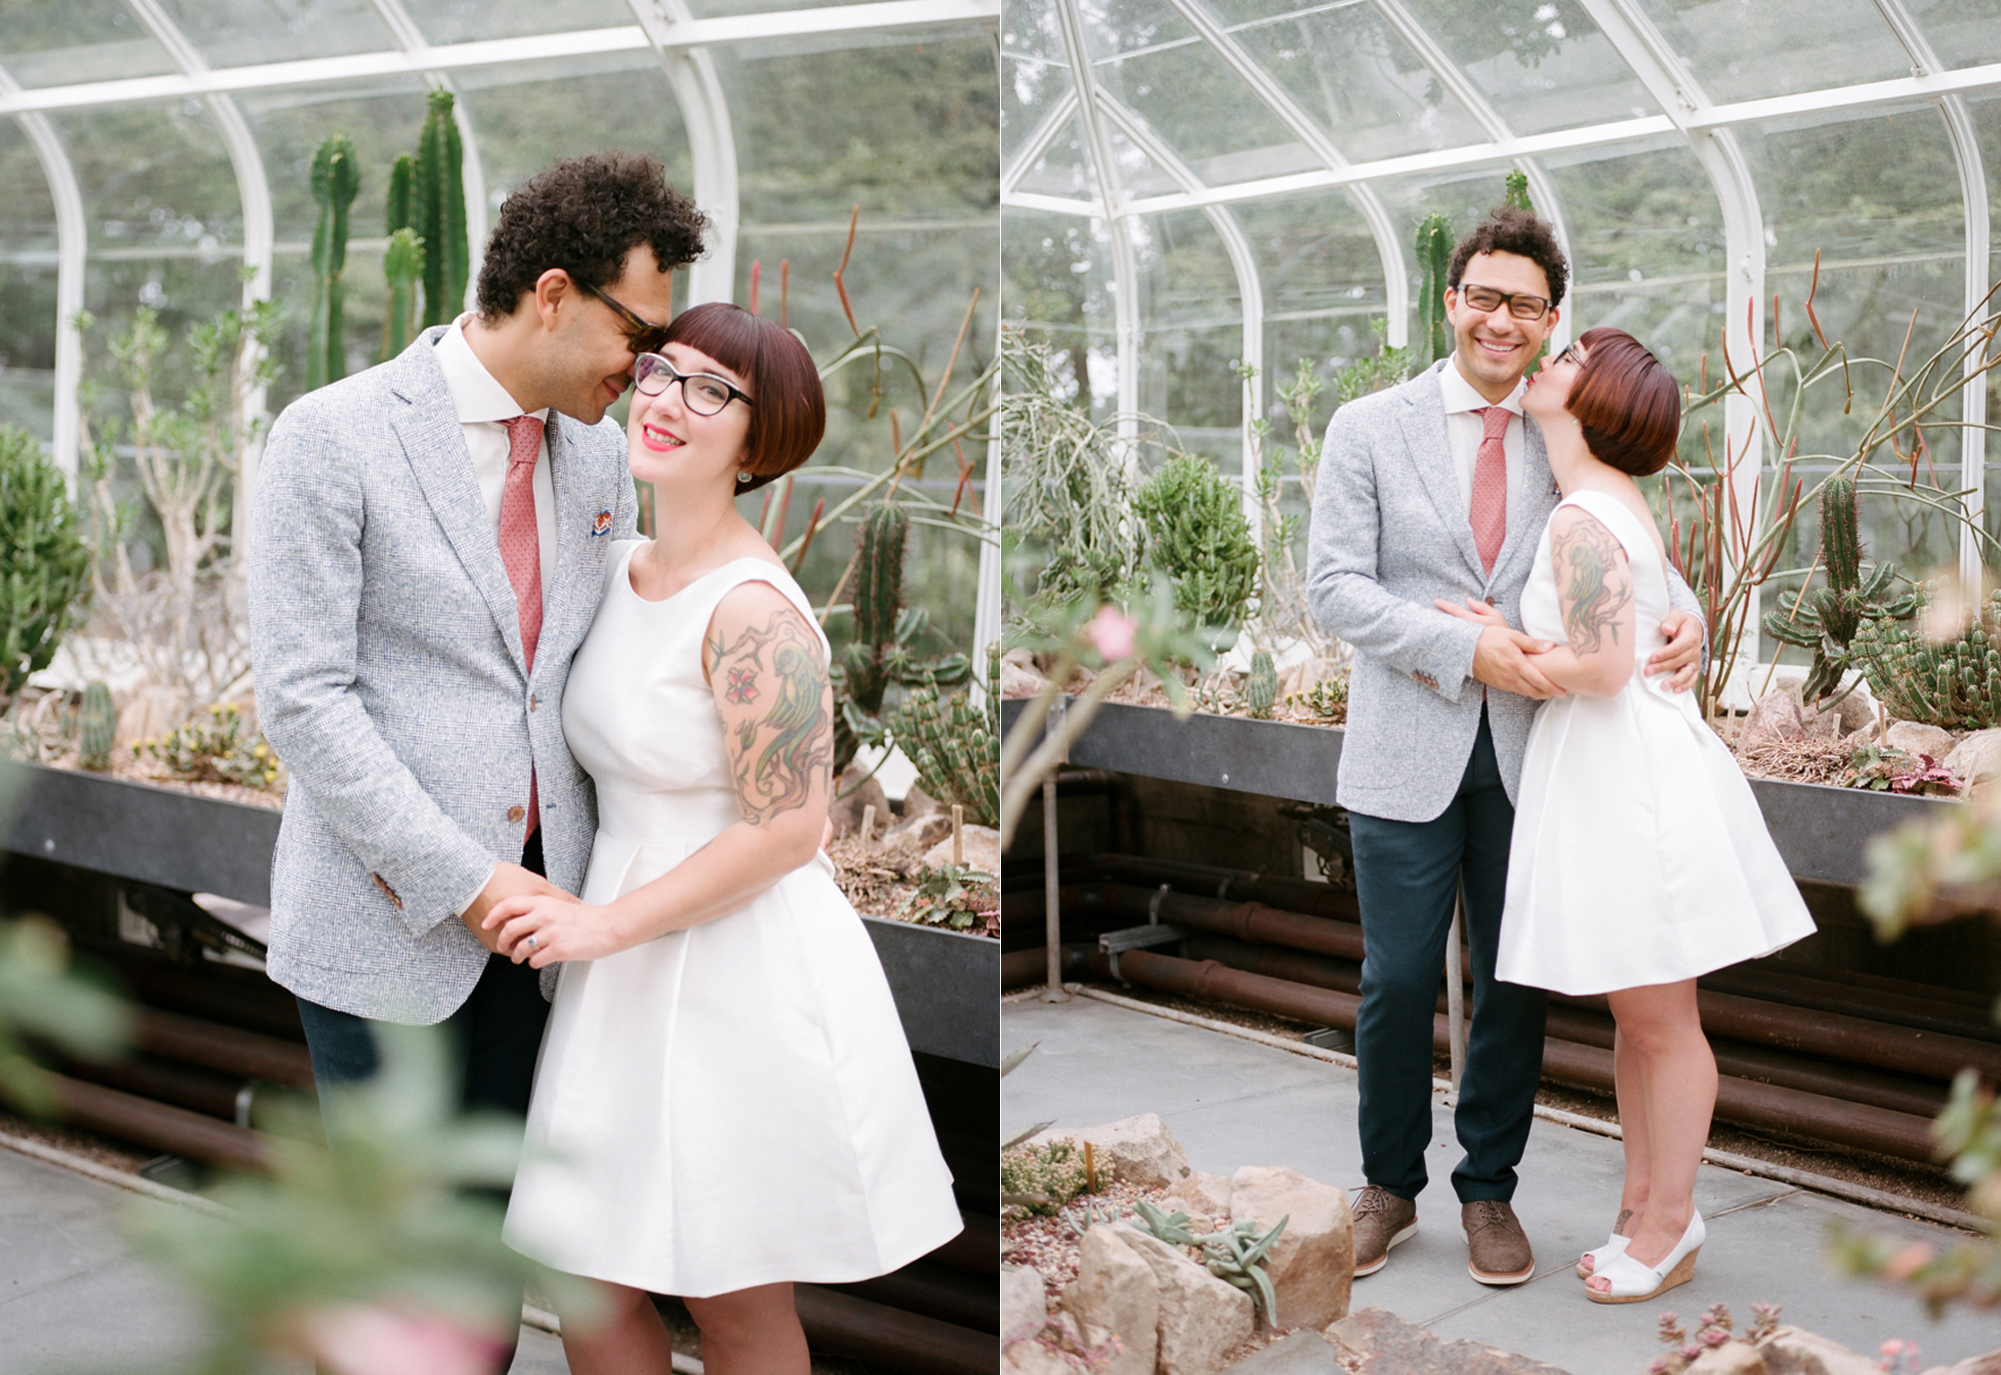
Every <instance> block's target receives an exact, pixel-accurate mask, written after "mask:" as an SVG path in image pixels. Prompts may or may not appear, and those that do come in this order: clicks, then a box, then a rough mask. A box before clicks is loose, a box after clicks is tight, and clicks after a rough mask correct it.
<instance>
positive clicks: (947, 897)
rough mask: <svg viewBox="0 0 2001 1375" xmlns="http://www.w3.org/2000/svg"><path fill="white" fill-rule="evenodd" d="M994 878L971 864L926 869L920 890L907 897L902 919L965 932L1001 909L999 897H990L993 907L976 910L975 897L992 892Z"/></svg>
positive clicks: (918, 884)
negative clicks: (984, 891)
mask: <svg viewBox="0 0 2001 1375" xmlns="http://www.w3.org/2000/svg"><path fill="white" fill-rule="evenodd" d="M993 883H994V876H993V875H992V874H989V873H987V872H985V871H984V870H981V869H977V868H975V867H974V866H972V865H970V864H942V865H939V866H938V867H936V868H928V869H925V870H924V871H923V872H922V873H920V874H919V875H918V876H917V886H916V887H915V888H913V889H912V890H911V891H910V892H909V893H907V894H905V895H904V898H903V903H902V906H901V907H900V908H899V909H898V915H900V916H902V917H903V918H904V919H905V920H907V921H914V922H916V923H917V924H918V925H920V926H945V927H950V928H951V929H953V930H955V931H963V930H965V929H966V928H967V927H969V926H973V925H975V924H976V923H978V922H980V921H981V920H983V919H984V918H985V917H986V916H987V915H988V914H989V913H991V912H993V911H995V910H997V909H998V894H992V895H990V896H989V905H988V906H987V907H986V908H985V909H982V908H979V907H975V906H974V905H973V904H972V902H971V900H970V899H971V897H972V895H974V893H975V890H977V889H980V888H989V889H991V888H992V886H993Z"/></svg>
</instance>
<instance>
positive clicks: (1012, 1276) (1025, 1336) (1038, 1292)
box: [1000, 1265, 1049, 1347]
mask: <svg viewBox="0 0 2001 1375" xmlns="http://www.w3.org/2000/svg"><path fill="white" fill-rule="evenodd" d="M1000 1307H1001V1321H1000V1337H1001V1345H1002V1346H1003V1347H1007V1346H1012V1345H1013V1344H1014V1343H1016V1342H1020V1341H1032V1340H1033V1339H1034V1338H1035V1337H1037V1336H1039V1335H1040V1334H1041V1332H1042V1329H1043V1328H1044V1327H1045V1326H1047V1325H1048V1323H1049V1295H1048V1293H1047V1291H1046V1290H1045V1289H1044V1288H1043V1284H1042V1272H1041V1271H1040V1270H1037V1269H1035V1268H1034V1267H1033V1266H1029V1265H1003V1266H1001V1282H1000Z"/></svg>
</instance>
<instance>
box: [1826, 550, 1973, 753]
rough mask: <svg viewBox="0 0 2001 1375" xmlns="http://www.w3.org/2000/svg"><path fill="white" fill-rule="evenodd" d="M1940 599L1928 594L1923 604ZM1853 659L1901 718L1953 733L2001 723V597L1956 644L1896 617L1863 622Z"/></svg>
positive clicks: (1930, 590) (1933, 591)
mask: <svg viewBox="0 0 2001 1375" xmlns="http://www.w3.org/2000/svg"><path fill="white" fill-rule="evenodd" d="M1937 594H1938V588H1937V586H1936V585H1935V584H1931V583H1927V584H1925V585H1924V586H1923V587H1922V588H1921V589H1920V601H1921V604H1922V603H1923V602H1929V601H1930V600H1931V598H1932V597H1934V596H1936V595H1937ZM1852 644H1853V651H1852V657H1853V660H1854V662H1855V663H1856V664H1857V665H1858V666H1859V667H1860V668H1861V670H1862V672H1863V675H1864V676H1865V677H1867V678H1868V680H1869V689H1870V691H1872V692H1874V693H1875V694H1876V700H1877V701H1879V702H1881V703H1882V704H1883V706H1884V707H1885V708H1886V709H1887V710H1889V711H1890V712H1891V713H1892V714H1893V715H1895V716H1898V717H1900V718H1902V719H1903V720H1906V721H1921V722H1923V723H1925V724H1926V725H1932V726H1941V727H1943V728H1944V729H1946V730H1984V729H1986V728H1988V727H1989V726H1993V725H1995V724H1997V723H2001V649H1997V644H2001V592H1997V593H1995V594H1994V595H1993V596H1991V597H1990V598H1988V600H1987V603H1986V605H1984V606H1982V607H1981V608H1980V609H1979V614H1978V616H1977V617H1975V618H1974V620H1973V622H1972V623H1971V624H1970V625H1968V626H1967V627H1966V628H1965V630H1963V631H1962V632H1961V633H1959V634H1958V635H1955V636H1953V637H1951V638H1950V639H1942V640H1932V639H1927V638H1926V637H1925V636H1924V635H1923V634H1921V633H1919V632H1918V631H1916V630H1914V629H1913V628H1912V627H1910V626H1908V625H1904V624H1900V623H1898V622H1897V621H1896V620H1894V619H1892V618H1891V617H1890V616H1888V615H1883V616H1871V617H1868V618H1866V619H1864V620H1863V622H1862V624H1861V626H1860V627H1859V628H1858V629H1857V630H1856V632H1855V637H1854V640H1853V642H1852Z"/></svg>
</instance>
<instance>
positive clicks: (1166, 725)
mask: <svg viewBox="0 0 2001 1375" xmlns="http://www.w3.org/2000/svg"><path fill="white" fill-rule="evenodd" d="M1024 705H1025V703H1023V702H1021V701H1019V700H1017V701H1009V702H1003V703H1001V727H1002V729H1003V730H1007V729H1009V728H1011V727H1012V726H1013V725H1014V722H1015V719H1016V718H1017V717H1018V716H1019V715H1020V713H1021V711H1022V709H1023V707H1024ZM1343 738H1344V733H1343V730H1342V728H1341V727H1339V726H1296V725H1290V724H1287V723H1285V722H1280V721H1253V720H1249V719H1247V718H1245V717H1241V716H1209V715H1204V714H1200V713H1198V714H1196V715H1194V716H1191V717H1189V718H1188V719H1187V720H1186V721H1177V720H1175V719H1174V715H1173V713H1171V712H1169V711H1167V710H1166V709H1165V708H1162V707H1136V706H1129V705H1126V704H1123V703H1117V702H1113V703H1107V704H1106V705H1104V706H1102V707H1100V708H1099V710H1098V714H1097V715H1096V716H1095V717H1093V718H1092V720H1091V724H1090V726H1089V728H1088V729H1086V730H1085V732H1084V733H1083V734H1082V735H1081V736H1079V737H1078V739H1077V742H1076V744H1075V745H1073V746H1072V747H1071V750H1070V762H1071V763H1073V764H1076V765H1078V766H1080V767H1083V768H1096V769H1110V770H1112V771H1114V772H1117V773H1130V774H1139V775H1142V776H1144V777H1148V778H1160V779H1166V780H1168V781H1170V782H1175V783H1200V784H1203V785H1206V786H1208V787H1212V788H1232V789H1235V790H1236V791H1238V792H1245V793H1255V794H1258V795H1260V796H1264V797H1282V798H1288V799H1291V800H1294V801H1298V802H1311V803H1316V804H1320V805H1332V803H1333V802H1334V781H1335V774H1336V771H1337V767H1338V765H1339V763H1340V760H1341V742H1342V740H1343ZM1750 783H1751V792H1752V794H1753V795H1754V796H1755V797H1756V798H1757V799H1758V805H1759V807H1760V808H1761V809H1762V810H1763V811H1764V814H1765V824H1766V826H1768V827H1769V828H1770V829H1771V832H1772V839H1773V841H1774V842H1776V843H1777V845H1778V847H1779V853H1780V854H1781V855H1782V856H1784V857H1785V861H1786V865H1787V867H1788V868H1790V869H1791V870H1792V874H1793V877H1794V878H1796V879H1801V880H1805V881H1808V882H1815V883H1837V884H1847V885H1851V886H1852V885H1856V884H1860V883H1861V882H1862V880H1863V879H1864V877H1866V875H1867V873H1868V867H1867V865H1866V864H1865V862H1864V860H1863V850H1864V849H1865V847H1866V846H1867V843H1868V841H1869V839H1870V838H1871V837H1872V836H1875V835H1878V834H1880V833H1882V832H1884V831H1889V830H1894V829H1895V828H1896V827H1898V826H1900V825H1902V824H1903V823H1904V822H1906V821H1909V820H1912V819H1913V818H1917V817H1924V816H1931V815H1937V814H1938V813H1939V811H1940V809H1943V808H1948V807H1962V806H1965V805H1966V804H1965V803H1963V802H1959V801H1956V800H1953V799H1950V798H1935V797H1911V796H1904V795H1897V794H1892V793H1884V792H1871V791H1868V790H1864V789H1859V788H1831V787H1827V786H1824V785H1822V784H1818V783H1785V782H1780V781H1778V780H1776V779H1769V778H1753V779H1751V780H1750Z"/></svg>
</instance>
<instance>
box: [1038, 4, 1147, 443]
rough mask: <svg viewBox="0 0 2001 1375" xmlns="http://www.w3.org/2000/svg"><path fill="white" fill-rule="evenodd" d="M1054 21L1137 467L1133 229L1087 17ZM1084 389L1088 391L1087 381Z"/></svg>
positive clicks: (1066, 8)
mask: <svg viewBox="0 0 2001 1375" xmlns="http://www.w3.org/2000/svg"><path fill="white" fill-rule="evenodd" d="M1056 19H1057V22H1058V23H1059V24H1061V25H1062V26H1063V49H1064V51H1065V52H1067V53H1069V55H1070V84H1071V89H1072V90H1073V91H1075V92H1076V95H1077V123H1078V126H1079V127H1080V128H1081V129H1082V130H1083V134H1084V149H1085V152H1086V153H1087V154H1088V155H1089V157H1090V159H1091V170H1092V173H1093V174H1094V175H1095V176H1096V178H1097V182H1098V198H1099V202H1100V205H1101V207H1102V213H1103V214H1104V217H1105V228H1106V231H1107V232H1108V233H1109V234H1110V235H1111V239H1112V293H1113V296H1114V298H1115V299H1114V300H1113V302H1112V306H1113V328H1114V338H1115V339H1116V341H1117V346H1118V360H1119V393H1118V424H1119V436H1120V438H1121V439H1122V440H1124V441H1126V462H1127V464H1128V465H1131V464H1132V463H1134V462H1136V461H1137V458H1138V455H1137V453H1136V452H1134V450H1133V448H1132V446H1131V441H1132V440H1134V439H1136V438H1138V435H1139V271H1138V268H1137V267H1136V266H1135V265H1134V262H1133V251H1132V225H1131V222H1130V221H1129V220H1128V218H1127V212H1126V205H1125V194H1124V192H1123V191H1122V190H1121V189H1120V186H1119V175H1118V171H1119V169H1118V161H1117V159H1115V158H1114V157H1113V156H1112V144H1111V140H1110V139H1109V138H1107V137H1106V131H1105V121H1104V119H1103V118H1102V112H1101V111H1100V110H1099V109H1098V101H1099V99H1100V98H1101V97H1102V96H1103V94H1104V92H1103V91H1101V90H1100V89H1099V87H1098V80H1097V76H1096V75H1095V74H1094V73H1093V72H1092V70H1091V50H1090V48H1089V47H1088V46H1086V40H1085V37H1084V17H1083V15H1082V14H1081V13H1079V11H1078V9H1077V0H1056ZM1077 381H1078V384H1079V385H1080V386H1088V382H1087V381H1086V379H1084V378H1081V377H1080V378H1078V379H1077Z"/></svg>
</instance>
